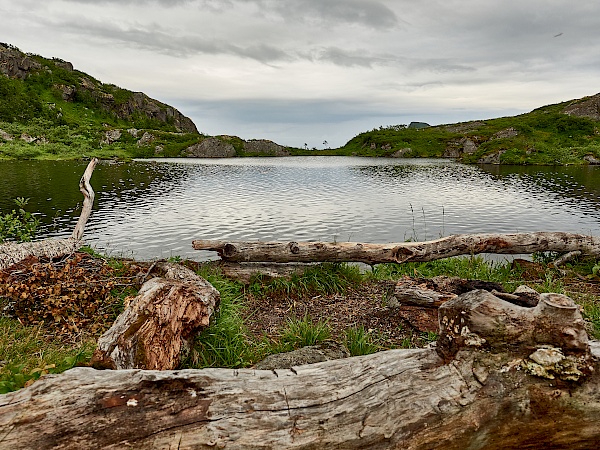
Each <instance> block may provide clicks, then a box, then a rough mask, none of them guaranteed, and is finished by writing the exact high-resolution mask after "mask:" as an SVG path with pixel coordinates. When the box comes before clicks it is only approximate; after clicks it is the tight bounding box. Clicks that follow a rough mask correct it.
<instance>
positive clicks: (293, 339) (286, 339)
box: [280, 316, 331, 351]
mask: <svg viewBox="0 0 600 450" xmlns="http://www.w3.org/2000/svg"><path fill="white" fill-rule="evenodd" d="M330 335H331V331H330V329H329V326H328V325H327V322H321V321H318V322H314V321H313V320H312V319H311V318H310V317H308V316H304V317H303V318H302V319H288V321H287V324H286V326H285V328H284V329H283V332H282V333H281V337H280V342H281V347H282V348H283V349H285V350H284V351H289V350H294V349H297V348H300V347H306V346H308V345H316V344H319V343H321V342H323V341H324V340H326V339H328V338H329V337H330Z"/></svg>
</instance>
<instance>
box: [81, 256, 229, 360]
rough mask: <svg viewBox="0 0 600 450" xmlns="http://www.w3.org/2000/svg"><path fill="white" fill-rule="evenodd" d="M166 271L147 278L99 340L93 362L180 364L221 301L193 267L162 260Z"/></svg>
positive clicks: (162, 268)
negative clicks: (161, 274) (182, 355)
mask: <svg viewBox="0 0 600 450" xmlns="http://www.w3.org/2000/svg"><path fill="white" fill-rule="evenodd" d="M157 266H158V267H159V268H160V269H161V270H162V271H163V272H164V276H163V277H156V278H152V279H151V280H149V281H146V282H145V283H144V284H143V285H142V288H141V289H140V291H139V292H138V295H137V296H136V297H135V298H134V299H133V300H132V301H131V302H130V303H129V305H128V306H127V307H126V308H125V310H124V311H123V312H122V313H121V314H120V315H119V317H117V319H116V320H115V322H114V324H113V326H112V327H111V328H110V329H109V330H107V331H106V333H104V334H103V335H102V336H101V337H100V339H99V340H98V346H97V348H96V351H95V352H94V356H93V358H92V364H93V365H94V367H98V368H110V369H134V368H141V369H156V370H168V369H174V368H176V367H177V366H178V365H179V363H180V356H181V352H182V350H184V349H185V348H187V347H189V345H190V343H191V340H192V339H193V338H194V336H195V335H196V334H197V333H198V332H199V331H201V330H202V329H203V328H206V327H208V325H209V322H210V317H211V315H212V314H213V312H214V311H215V309H216V308H217V307H218V305H219V301H220V294H219V292H218V291H217V290H216V289H215V288H214V287H213V286H212V285H211V284H210V283H208V282H207V281H206V280H204V279H203V278H201V277H199V276H198V275H196V274H195V273H194V272H193V271H191V270H189V269H187V268H185V267H183V266H180V265H178V264H169V263H159V264H157Z"/></svg>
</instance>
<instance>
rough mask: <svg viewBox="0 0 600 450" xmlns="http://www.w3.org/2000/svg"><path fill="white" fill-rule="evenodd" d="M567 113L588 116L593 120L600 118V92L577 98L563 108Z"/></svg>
mask: <svg viewBox="0 0 600 450" xmlns="http://www.w3.org/2000/svg"><path fill="white" fill-rule="evenodd" d="M563 112H564V113H565V114H568V115H570V116H577V117H588V118H589V119H592V120H600V94H596V95H593V96H591V97H587V98H583V99H581V100H576V101H575V102H574V103H572V104H570V105H568V106H567V107H566V108H565V109H563Z"/></svg>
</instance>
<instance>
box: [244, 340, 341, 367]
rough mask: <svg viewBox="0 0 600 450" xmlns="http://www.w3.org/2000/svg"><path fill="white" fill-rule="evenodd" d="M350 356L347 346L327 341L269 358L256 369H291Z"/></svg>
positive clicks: (257, 365)
mask: <svg viewBox="0 0 600 450" xmlns="http://www.w3.org/2000/svg"><path fill="white" fill-rule="evenodd" d="M349 356H350V352H349V351H348V349H347V348H346V346H344V345H342V344H340V343H338V342H335V341H325V342H323V343H321V344H318V345H309V346H306V347H302V348H299V349H298V350H293V351H291V352H284V353H278V354H275V355H270V356H267V357H266V358H265V359H263V360H262V361H260V362H259V363H257V364H256V365H255V366H254V368H255V369H258V370H275V369H290V368H292V367H294V366H303V365H305V364H315V363H319V362H323V361H330V360H332V359H341V358H348V357H349Z"/></svg>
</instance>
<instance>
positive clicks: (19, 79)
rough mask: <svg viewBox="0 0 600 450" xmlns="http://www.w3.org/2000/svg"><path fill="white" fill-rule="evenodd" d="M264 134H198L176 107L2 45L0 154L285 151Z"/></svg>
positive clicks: (204, 154)
mask: <svg viewBox="0 0 600 450" xmlns="http://www.w3.org/2000/svg"><path fill="white" fill-rule="evenodd" d="M288 154H289V152H288V150H287V149H286V148H284V147H282V146H280V145H278V144H275V143H274V142H271V141H266V140H250V141H244V140H242V139H240V138H238V137H235V136H216V137H209V136H206V135H204V134H200V133H199V132H198V129H197V128H196V125H195V124H194V122H192V120H191V119H190V118H188V117H186V116H185V115H183V114H182V113H181V112H180V111H179V110H177V109H176V108H174V107H172V106H169V105H166V104H164V103H162V102H160V101H158V100H155V99H152V98H150V97H148V96H147V95H146V94H144V93H142V92H132V91H129V90H127V89H122V88H120V87H118V86H115V85H113V84H105V83H102V82H100V81H98V80H97V79H95V78H94V77H92V76H90V75H88V74H86V73H84V72H81V71H79V70H76V69H75V68H74V67H73V65H72V64H71V63H70V62H67V61H64V60H62V59H58V58H52V59H48V58H44V57H41V56H38V55H34V54H30V53H24V52H22V51H21V50H19V49H18V48H16V47H14V46H11V45H9V44H1V43H0V158H2V157H4V158H38V157H44V158H59V159H61V158H77V157H82V156H91V155H94V156H99V157H104V158H108V157H123V158H130V157H150V156H152V157H155V156H169V157H179V156H187V157H221V158H223V157H233V156H285V155H288Z"/></svg>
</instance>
